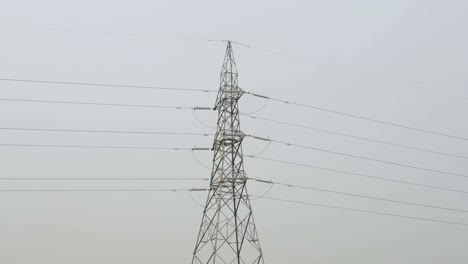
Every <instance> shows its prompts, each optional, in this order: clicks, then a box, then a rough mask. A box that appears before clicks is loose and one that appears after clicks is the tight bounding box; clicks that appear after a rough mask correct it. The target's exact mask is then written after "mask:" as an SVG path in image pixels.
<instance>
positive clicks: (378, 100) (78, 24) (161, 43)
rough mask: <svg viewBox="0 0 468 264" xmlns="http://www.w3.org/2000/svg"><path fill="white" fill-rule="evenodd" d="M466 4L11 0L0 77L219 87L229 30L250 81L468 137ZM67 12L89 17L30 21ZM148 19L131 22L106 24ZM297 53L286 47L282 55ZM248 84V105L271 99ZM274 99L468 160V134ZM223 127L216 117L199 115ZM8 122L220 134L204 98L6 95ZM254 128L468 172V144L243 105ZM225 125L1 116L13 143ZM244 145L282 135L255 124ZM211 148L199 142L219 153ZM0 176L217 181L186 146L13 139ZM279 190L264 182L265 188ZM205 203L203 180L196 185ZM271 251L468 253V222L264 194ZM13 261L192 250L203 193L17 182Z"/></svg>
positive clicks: (455, 215)
mask: <svg viewBox="0 0 468 264" xmlns="http://www.w3.org/2000/svg"><path fill="white" fill-rule="evenodd" d="M467 11H468V3H467V2H466V1H462V0H460V1H455V0H454V1H450V0H449V1H432V0H427V1H426V0H424V1H423V0H419V1H416V0H396V1H383V0H375V1H357V0H353V1H345V0H342V1H338V0H328V1H144V0H134V1H116V0H114V1H101V0H97V1H96V0H94V1H89V0H82V1H51V0H43V1H22V0H15V1H7V0H1V1H0V36H1V37H0V78H20V79H39V80H57V81H82V82H102V83H116V84H134V85H159V86H167V87H184V88H200V89H217V88H218V85H219V84H218V82H219V71H220V67H221V63H222V59H223V55H224V49H225V44H223V43H219V42H207V41H196V40H184V39H179V40H176V39H167V38H158V37H156V36H179V37H194V38H216V39H232V40H236V41H239V42H243V43H247V44H251V45H253V46H255V47H259V48H264V49H267V50H271V51H274V52H268V51H265V50H263V51H262V50H260V49H255V48H246V47H242V46H234V52H235V55H236V60H237V63H238V68H239V83H240V86H241V87H243V88H244V89H245V90H249V91H255V92H258V93H262V94H267V95H271V96H275V97H278V98H285V99H289V100H293V101H298V102H302V103H307V104H311V105H315V106H319V107H324V108H328V109H335V110H339V111H344V112H347V113H352V114H357V115H363V116H367V117H371V118H376V119H381V120H386V121H390V122H395V123H401V124H406V125H410V126H414V127H419V128H423V129H428V130H434V131H439V132H441V133H447V134H453V135H458V136H460V137H468V125H467V123H466V116H467V114H468V107H467V101H468V99H467V98H468V90H467V84H468V70H467V69H468V51H467V49H466V47H468V35H467V34H466V27H467V25H468V17H467V16H466V13H467ZM9 26H25V27H39V28H62V29H73V30H82V31H86V32H88V33H73V32H65V31H62V32H60V31H48V30H39V29H34V30H33V29H22V28H14V27H9ZM96 31H97V32H115V33H131V34H141V35H153V37H150V36H139V37H138V36H119V35H103V34H93V33H90V32H96ZM278 53H280V54H278ZM0 91H1V96H0V97H1V98H23V99H42V100H68V101H90V102H105V103H127V104H164V105H184V106H197V105H198V106H212V105H213V103H214V100H215V94H192V93H173V92H167V91H152V90H137V89H126V88H102V87H73V86H64V85H51V84H49V85H43V84H27V83H14V82H1V88H0ZM263 103H264V102H263V101H262V100H261V99H258V98H253V97H249V96H245V97H243V98H242V102H241V111H244V112H251V111H255V110H256V109H258V108H259V107H261V106H262V104H263ZM257 115H259V116H262V117H266V118H275V119H278V120H284V121H289V122H294V123H298V124H302V125H307V126H313V127H317V128H322V129H327V130H333V131H339V132H342V133H347V134H352V135H356V136H361V137H369V138H373V139H376V140H382V141H390V142H395V143H398V144H404V145H411V146H414V147H420V148H426V149H431V150H435V151H440V152H447V153H453V154H458V155H464V156H468V142H467V141H463V140H455V139H450V138H446V137H440V136H435V135H428V134H423V133H418V132H415V131H409V130H405V129H399V128H395V127H390V126H384V125H379V124H375V123H370V122H365V121H362V120H361V121H360V120H355V119H350V118H345V117H340V116H336V115H332V114H327V113H323V112H319V111H314V110H311V109H309V110H308V109H304V108H295V107H293V106H288V105H284V104H280V103H275V102H271V103H270V104H269V105H268V107H266V108H265V109H264V110H263V111H261V112H259V113H257ZM199 118H200V119H201V120H203V121H204V122H205V123H207V124H210V125H214V124H215V119H216V116H215V114H214V113H211V112H200V113H199ZM0 124H1V125H0V127H26V128H28V127H29V128H59V129H60V128H62V129H108V130H151V131H179V132H207V133H209V132H211V130H210V129H208V128H206V127H204V126H202V125H201V124H200V123H198V122H197V121H196V120H195V119H194V117H193V116H192V115H191V113H190V112H189V111H182V110H161V109H141V108H117V107H99V106H72V105H46V104H38V103H36V104H34V103H19V102H4V101H3V102H0ZM242 128H243V130H244V131H245V133H249V134H256V135H260V136H264V137H267V136H269V137H271V138H274V139H279V140H285V141H290V142H294V143H301V144H305V145H309V146H315V147H319V148H324V149H330V150H334V151H340V152H346V153H350V154H355V155H362V156H368V157H373V158H377V159H384V160H389V161H393V162H399V163H405V164H411V165H415V166H421V167H427V168H431V169H434V170H443V171H449V172H454V173H458V174H465V175H467V174H468V163H467V160H466V159H459V158H453V157H447V156H440V155H435V154H429V153H422V152H418V151H414V150H408V149H406V150H405V149H401V148H397V147H390V146H384V145H381V144H377V143H370V142H363V141H359V140H354V139H350V138H343V137H339V136H334V135H328V134H324V133H319V132H314V131H305V130H300V129H297V128H292V127H285V126H280V125H278V124H272V123H267V122H264V121H260V120H252V119H249V118H243V119H242ZM211 140H212V138H211V137H196V136H191V137H188V136H185V137H182V136H161V135H108V134H99V135H96V134H72V133H50V132H49V133H46V132H18V131H0V143H21V144H28V143H29V144H76V145H78V144H82V145H114V146H115V145H122V146H156V147H174V146H176V147H191V146H193V145H197V146H209V145H210V144H211ZM244 143H245V144H244V150H245V152H246V153H247V154H248V153H255V152H258V151H260V150H261V149H262V148H263V147H264V145H265V143H264V142H258V141H255V140H252V139H246V140H245V142H244ZM211 154H212V153H209V152H205V153H203V152H202V153H198V154H197V155H198V158H199V159H200V160H201V161H202V162H204V163H206V164H209V163H210V160H211ZM263 156H265V157H269V158H275V159H281V160H286V161H293V162H298V163H305V164H310V165H317V166H322V167H329V168H334V169H338V170H346V171H353V172H358V173H365V174H369V175H375V176H379V177H384V178H388V179H394V180H403V181H410V182H414V183H420V184H427V185H435V186H440V187H445V188H452V189H460V190H465V191H467V190H468V180H467V179H464V178H461V177H453V176H450V175H444V174H437V173H431V172H424V171H419V170H414V169H409V168H402V167H397V166H391V165H385V164H380V163H376V162H370V161H363V160H358V159H352V158H346V157H341V156H336V155H332V154H326V153H321V152H314V151H311V150H303V149H296V148H291V147H283V146H278V145H272V146H271V147H270V148H269V149H268V150H267V151H266V152H265V153H264V154H263ZM0 161H1V162H0V175H1V177H64V178H65V177H208V176H209V174H210V171H209V170H207V169H205V168H203V167H201V166H200V165H198V164H197V163H196V161H194V159H193V158H192V156H191V154H190V153H189V152H183V151H179V152H175V151H174V152H170V151H169V152H168V151H150V150H96V149H93V150H83V149H45V148H41V149H39V148H12V147H1V148H0ZM245 167H246V170H247V174H248V176H250V177H254V178H263V179H272V180H276V181H281V182H287V183H291V184H300V185H306V186H312V187H317V188H325V189H331V190H336V191H345V192H353V193H359V194H363V195H371V196H379V197H384V198H389V199H398V200H404V201H410V202H416V203H425V204H432V205H436V206H444V207H452V208H458V209H464V210H468V199H467V198H468V196H467V194H461V193H452V192H445V191H439V190H430V189H424V188H418V187H415V186H408V185H402V184H397V183H391V182H384V181H376V180H372V179H365V178H359V177H356V176H352V175H344V174H338V173H332V172H326V171H319V170H313V169H310V168H302V167H296V166H288V165H285V164H278V163H271V162H268V161H263V160H258V159H246V162H245ZM206 185H207V182H203V181H179V182H173V181H168V182H133V181H131V182H105V181H101V182H98V181H93V182H73V181H71V182H54V181H50V182H44V181H41V182H31V181H5V180H0V189H27V188H30V189H32V188H37V189H41V188H42V189H46V188H47V189H52V188H58V189H60V188H75V189H76V188H83V189H86V188H88V189H90V188H186V187H188V188H189V187H205V186H206ZM267 188H268V186H265V185H262V184H258V183H254V182H251V184H250V185H249V189H250V193H252V194H254V195H260V194H262V193H264V192H265V191H266V190H267ZM268 196H270V197H278V198H284V199H292V200H299V201H305V202H312V203H321V204H327V205H333V206H342V207H350V208H356V209H363V210H373V211H380V212H385V213H393V214H403V215H409V216H416V217H423V218H432V219H439V220H445V221H454V222H463V223H468V214H467V213H460V212H451V211H443V210H436V209H429V208H420V207H413V206H406V205H400V204H392V203H387V202H379V201H372V200H366V199H361V198H352V197H346V196H340V195H336V194H330V193H328V194H327V193H320V192H314V191H309V190H300V189H291V188H286V187H281V186H275V187H274V188H273V189H272V191H271V192H270V193H269V194H268ZM194 199H196V200H198V201H199V202H203V201H204V199H205V194H198V193H197V194H194ZM253 207H254V208H253V209H254V214H255V218H256V222H257V226H258V230H259V235H260V239H261V244H262V247H263V251H264V254H265V260H266V263H268V264H280V263H288V264H299V263H323V264H335V263H350V264H354V263H355V264H358V263H359V264H363V263H369V264H370V263H381V264H394V263H402V264H406V263H408V264H428V263H451V264H461V263H468V254H467V248H466V245H468V227H465V226H455V225H448V224H441V223H433V222H424V221H417V220H410V219H399V218H392V217H384V216H378V215H369V214H363V213H357V212H348V211H341V210H336V209H327V208H319V207H312V206H306V205H299V204H289V203H282V202H277V201H270V200H256V201H253ZM0 212H1V213H0V263H1V264H27V263H39V264H62V263H67V264H82V263H89V264H101V263H113V264H124V263H140V264H146V263H148V264H149V263H189V262H190V260H191V254H192V251H193V247H194V244H195V239H196V235H197V232H198V227H199V223H200V221H201V216H202V208H200V207H199V206H198V205H196V204H195V203H194V202H193V201H192V200H191V199H190V197H189V196H188V195H187V194H186V193H4V192H1V193H0Z"/></svg>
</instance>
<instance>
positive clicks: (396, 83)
mask: <svg viewBox="0 0 468 264" xmlns="http://www.w3.org/2000/svg"><path fill="white" fill-rule="evenodd" d="M236 44H238V45H240V46H243V47H247V48H252V49H256V50H260V51H262V52H266V53H269V54H273V55H275V56H281V57H286V58H290V59H294V60H298V61H303V62H309V63H312V64H315V65H316V66H319V67H325V68H328V69H330V70H333V71H339V72H344V73H346V74H351V75H356V76H360V77H364V78H367V79H371V80H376V81H379V82H385V83H388V84H391V85H393V86H403V87H409V88H413V89H416V90H420V91H424V92H429V93H432V94H438V95H443V96H448V97H452V98H456V99H463V100H468V97H467V96H463V95H459V94H453V93H448V92H446V91H441V90H437V89H432V88H427V87H424V86H422V85H416V84H410V83H407V82H404V81H402V80H397V79H389V78H385V77H381V76H376V75H374V74H369V73H363V72H357V71H354V70H350V69H346V68H342V67H339V66H336V65H331V64H328V63H325V62H321V61H319V60H314V59H311V58H308V57H304V56H298V55H292V54H288V53H286V52H281V51H275V50H271V49H267V48H263V47H258V46H253V45H248V44H242V43H236Z"/></svg>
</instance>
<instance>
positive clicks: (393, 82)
mask: <svg viewBox="0 0 468 264" xmlns="http://www.w3.org/2000/svg"><path fill="white" fill-rule="evenodd" d="M0 27H1V28H11V29H23V30H40V31H56V32H67V33H80V34H95V35H108V36H119V37H143V38H158V39H173V40H194V41H207V42H227V41H228V40H224V39H213V38H198V37H188V36H167V35H155V34H134V33H119V32H105V31H89V30H78V29H71V28H51V27H34V26H19V25H0ZM231 42H232V43H233V44H236V45H239V46H243V47H247V48H252V49H256V50H260V51H263V52H266V53H270V54H273V55H276V56H282V57H287V58H291V59H295V60H301V61H306V62H310V63H314V64H315V65H318V66H322V67H327V68H329V69H332V70H336V71H341V72H345V73H348V74H353V75H358V76H361V77H366V78H368V79H374V80H377V81H382V82H386V83H389V84H392V85H399V86H401V85H402V86H405V87H410V88H414V89H418V90H423V91H426V92H430V93H434V94H439V95H444V96H450V97H452V98H457V99H464V100H468V97H466V96H462V95H456V94H452V93H447V92H444V91H440V90H436V89H430V88H427V87H423V86H420V85H415V84H408V83H406V82H403V81H401V80H394V79H388V78H382V77H378V76H375V75H371V74H367V73H361V72H355V71H352V70H349V69H343V68H340V67H337V66H333V65H329V64H326V63H323V62H318V61H315V60H312V59H310V58H306V57H303V56H297V55H291V54H288V53H285V52H281V51H274V50H271V49H267V48H263V47H258V46H253V45H250V44H245V43H241V42H238V41H231Z"/></svg>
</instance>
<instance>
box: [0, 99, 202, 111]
mask: <svg viewBox="0 0 468 264" xmlns="http://www.w3.org/2000/svg"><path fill="white" fill-rule="evenodd" d="M0 101H9V102H27V103H47V104H72V105H95V106H116V107H143V108H162V109H177V110H180V109H182V110H192V109H199V110H205V108H203V107H189V106H167V105H144V104H114V103H95V102H78V101H55V100H35V99H18V98H0Z"/></svg>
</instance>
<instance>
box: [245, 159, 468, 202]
mask: <svg viewBox="0 0 468 264" xmlns="http://www.w3.org/2000/svg"><path fill="white" fill-rule="evenodd" d="M245 157H247V158H252V159H259V160H266V161H270V162H275V163H281V164H288V165H293V166H298V167H304V168H311V169H317V170H323V171H330V172H336V173H340V174H346V175H352V176H357V177H363V178H368V179H374V180H379V181H386V182H394V183H399V184H405V185H411V186H416V187H422V188H428V189H435V190H441V191H448V192H455V193H463V194H468V191H464V190H457V189H450V188H444V187H439V186H433V185H426V184H419V183H413V182H407V181H400V180H393V179H388V178H383V177H378V176H373V175H367V174H363V173H357V172H350V171H343V170H337V169H332V168H326V167H320V166H314V165H309V164H303V163H296V162H290V161H284V160H278V159H272V158H266V157H259V156H245Z"/></svg>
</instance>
